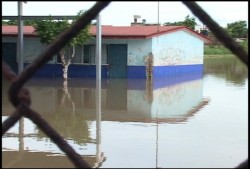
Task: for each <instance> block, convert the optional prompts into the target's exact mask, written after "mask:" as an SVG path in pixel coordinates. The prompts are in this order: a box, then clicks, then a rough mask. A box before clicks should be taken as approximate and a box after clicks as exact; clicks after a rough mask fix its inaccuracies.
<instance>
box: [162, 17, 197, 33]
mask: <svg viewBox="0 0 250 169" xmlns="http://www.w3.org/2000/svg"><path fill="white" fill-rule="evenodd" d="M163 25H164V26H187V27H189V28H191V29H193V30H194V28H195V25H197V23H196V21H195V18H194V17H190V16H189V15H187V16H186V17H185V19H184V21H179V22H166V23H164V24H163Z"/></svg>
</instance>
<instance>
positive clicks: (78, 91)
mask: <svg viewBox="0 0 250 169" xmlns="http://www.w3.org/2000/svg"><path fill="white" fill-rule="evenodd" d="M204 62H205V63H204V73H203V75H182V76H172V77H169V78H167V79H157V80H154V81H153V82H152V81H150V80H146V79H102V80H101V81H99V82H96V81H95V79H69V80H68V84H67V86H65V85H63V80H62V79H45V78H40V79H38V78H33V79H32V80H30V81H29V82H28V83H27V85H26V87H27V88H28V89H29V91H30V93H31V98H32V99H31V100H32V104H31V108H32V109H33V110H35V111H36V112H39V113H40V114H41V116H42V117H43V118H44V119H45V120H46V121H47V122H48V123H49V124H50V125H51V126H52V127H53V128H54V129H55V130H56V131H57V132H59V133H60V134H61V135H62V136H63V137H64V138H65V140H67V142H68V143H69V144H70V145H71V146H72V147H73V149H74V150H75V151H76V152H77V153H79V154H80V155H81V157H82V158H83V159H84V160H86V161H87V162H88V163H89V164H90V165H91V166H92V167H100V168H120V167H122V168H132V167H133V168H155V167H162V168H175V167H178V168H196V167H200V168H205V167H208V168H212V167H220V168H221V167H230V168H231V167H235V166H237V165H238V164H239V163H240V162H242V161H243V160H245V159H246V158H248V70H247V67H246V66H244V65H243V64H242V63H241V62H240V61H239V60H238V59H236V58H234V57H220V58H209V59H205V61H204ZM8 88H9V82H7V81H6V80H2V121H4V120H5V119H7V118H8V116H9V115H11V114H12V113H13V111H14V110H15V109H14V108H13V106H12V104H11V103H10V102H9V100H8V96H7V91H8ZM2 167H3V168H73V167H74V165H73V164H72V162H71V161H70V160H69V159H68V158H67V156H66V155H65V153H64V152H62V151H61V150H60V149H59V148H58V146H57V145H56V144H54V143H53V141H52V140H51V139H50V138H49V137H48V136H47V135H45V134H44V133H43V131H41V130H40V129H39V128H38V127H37V126H36V125H35V124H34V123H33V122H32V121H31V120H29V119H27V118H22V119H21V120H20V121H18V123H16V125H15V126H13V127H12V128H11V129H10V130H8V131H7V132H6V133H5V134H4V135H3V136H2Z"/></svg>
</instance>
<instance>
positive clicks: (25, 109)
mask: <svg viewBox="0 0 250 169" xmlns="http://www.w3.org/2000/svg"><path fill="white" fill-rule="evenodd" d="M110 2H111V1H99V2H97V3H96V4H95V5H94V6H93V7H92V8H90V9H89V10H88V11H87V12H86V13H85V14H84V15H82V16H81V17H80V18H79V19H78V20H77V22H76V23H75V24H73V25H72V26H71V27H70V28H69V29H67V30H66V31H65V32H63V33H62V34H61V35H60V36H59V37H58V38H56V39H55V40H54V41H53V42H52V43H51V44H50V45H48V46H47V48H46V49H45V50H44V51H43V52H42V53H41V54H40V55H39V56H38V57H37V58H36V59H35V60H34V61H33V63H31V64H30V65H28V66H27V67H26V68H25V69H24V70H23V71H22V72H21V73H20V74H19V75H16V74H15V73H14V71H13V70H12V69H11V68H10V67H9V66H8V65H7V64H6V63H5V62H4V61H3V60H2V75H3V77H4V78H5V79H7V80H8V81H10V82H11V86H10V88H9V91H8V94H9V100H10V101H11V103H12V104H13V106H14V107H15V108H16V110H15V111H14V112H13V113H12V114H11V115H10V116H9V117H8V118H7V119H6V120H5V121H3V123H2V136H3V135H4V134H5V133H6V132H7V131H8V130H9V129H10V128H11V127H12V126H14V125H15V124H16V123H17V122H18V121H19V120H20V119H21V118H22V117H23V116H24V117H26V118H29V119H30V120H31V121H32V122H33V123H34V124H36V125H37V126H38V127H39V128H40V129H41V130H42V131H43V132H44V133H45V134H47V135H48V137H50V138H51V139H52V140H53V141H54V143H55V144H56V145H57V146H58V147H59V148H60V149H61V150H62V151H63V152H64V153H65V154H66V155H67V157H68V158H69V159H70V160H71V162H72V163H73V164H74V165H75V167H76V168H91V167H90V165H89V164H88V163H87V162H86V161H85V160H84V159H83V158H82V157H81V156H80V155H79V154H78V153H76V151H75V150H74V149H73V148H72V147H71V146H70V145H69V144H68V143H67V141H65V140H64V138H63V137H62V136H61V135H60V134H59V133H58V132H57V131H55V130H54V129H53V128H52V127H51V125H50V124H49V123H48V122H47V121H46V120H44V119H43V117H42V116H41V115H40V114H39V113H38V112H36V111H34V110H32V109H31V108H30V107H29V106H30V104H31V99H30V94H29V91H28V90H27V89H26V88H25V87H24V85H25V83H26V82H27V81H28V80H29V79H30V78H31V77H32V76H33V75H34V74H35V73H36V72H37V71H38V70H39V69H40V68H41V67H42V66H43V65H44V64H46V63H47V62H48V61H49V60H50V59H51V58H52V57H53V56H54V55H55V54H56V53H58V52H59V50H60V49H61V48H63V47H64V46H65V45H66V44H67V43H68V42H69V41H70V40H71V39H72V38H73V37H74V36H76V35H77V34H78V33H79V32H80V31H81V29H84V28H85V27H86V26H87V25H88V24H90V23H91V21H92V20H93V19H95V18H96V16H97V15H98V14H99V13H100V11H101V10H103V9H104V8H105V7H106V6H108V5H109V4H110ZM182 2H183V4H184V5H186V6H187V7H188V8H189V9H190V10H191V11H192V12H193V14H194V15H196V16H197V17H198V18H199V19H200V20H201V21H202V22H203V23H204V24H205V25H207V27H208V28H209V29H210V30H211V31H212V32H213V33H214V35H215V36H216V38H217V39H218V40H219V41H221V42H222V44H224V46H225V47H227V48H228V49H229V50H230V51H231V52H232V53H234V54H235V55H236V56H237V57H238V58H239V59H240V60H241V61H242V62H243V63H245V64H246V66H248V53H247V52H246V51H245V50H244V48H243V47H242V46H240V45H239V44H237V43H236V42H235V41H234V40H233V38H231V37H230V36H229V35H228V34H227V32H225V31H224V30H223V28H221V27H220V26H219V25H218V24H217V23H216V22H215V21H214V20H213V19H212V18H211V17H210V16H209V15H208V14H207V13H206V12H205V11H204V10H203V9H202V8H200V7H199V6H198V4H196V3H195V2H193V1H182ZM237 167H238V168H242V167H248V160H246V161H244V162H243V163H241V164H240V165H239V166H237Z"/></svg>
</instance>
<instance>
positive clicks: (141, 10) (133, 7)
mask: <svg viewBox="0 0 250 169" xmlns="http://www.w3.org/2000/svg"><path fill="white" fill-rule="evenodd" d="M95 2H96V1H84V2H83V1H68V2H67V1H61V2H58V1H57V2H56V1H33V2H31V1H27V3H26V4H25V3H23V15H24V16H25V15H26V16H30V15H43V16H44V15H76V14H77V12H79V11H80V10H88V9H89V8H91V7H92V6H93V5H94V4H95ZM158 3H159V23H161V24H163V23H165V22H177V21H183V20H184V19H185V17H186V16H187V15H189V16H190V17H194V18H195V21H196V23H198V24H199V25H200V26H202V25H203V24H202V22H200V21H199V19H198V18H197V17H195V16H194V15H193V14H192V12H191V11H190V10H189V9H188V8H187V7H186V6H185V5H184V4H183V3H182V2H181V1H145V2H142V1H113V2H111V3H110V4H109V5H108V6H107V7H106V8H105V9H104V10H103V11H102V12H101V13H100V16H101V24H102V25H114V26H129V25H130V24H131V22H133V20H134V18H133V16H134V15H140V16H141V18H140V20H142V19H145V20H146V22H147V23H158ZM197 3H198V4H199V5H200V6H201V7H202V8H203V9H204V10H205V11H206V12H207V13H208V14H209V15H210V16H211V17H212V18H213V19H214V20H215V21H216V22H217V23H218V24H219V25H220V26H222V27H226V26H227V23H232V22H235V21H239V20H243V21H247V25H248V1H206V2H204V1H197ZM17 14H18V11H17V2H15V1H12V2H9V1H2V16H9V15H11V16H16V15H17ZM247 27H248V26H247Z"/></svg>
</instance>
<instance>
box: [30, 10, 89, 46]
mask: <svg viewBox="0 0 250 169" xmlns="http://www.w3.org/2000/svg"><path fill="white" fill-rule="evenodd" d="M83 13H84V11H82V10H81V11H79V12H78V14H77V16H76V17H75V19H74V20H73V21H72V23H74V22H76V20H77V19H78V18H79V17H80V16H81V15H82V14H83ZM72 23H71V22H70V20H68V19H67V18H64V19H62V20H53V19H52V17H49V18H48V19H47V20H35V21H34V28H35V32H36V33H37V35H38V36H39V37H40V38H41V39H40V41H41V43H42V44H49V43H51V42H52V41H53V40H54V39H55V38H56V37H58V36H59V34H60V33H62V32H64V31H65V30H66V29H68V28H69V27H70V26H71V24H72ZM89 29H90V26H87V27H86V28H85V29H82V31H81V32H80V33H79V34H78V35H77V36H76V37H74V38H73V39H72V40H71V41H70V43H69V44H68V45H67V46H70V47H72V46H75V45H82V44H83V43H85V42H86V41H87V40H89V39H90V38H91V35H90V33H89Z"/></svg>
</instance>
